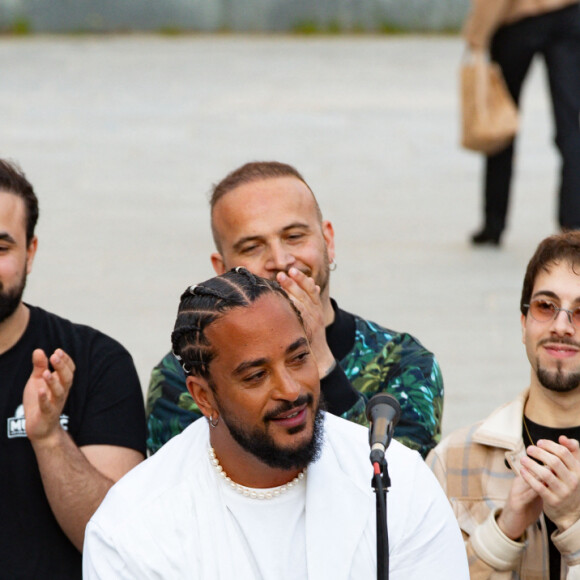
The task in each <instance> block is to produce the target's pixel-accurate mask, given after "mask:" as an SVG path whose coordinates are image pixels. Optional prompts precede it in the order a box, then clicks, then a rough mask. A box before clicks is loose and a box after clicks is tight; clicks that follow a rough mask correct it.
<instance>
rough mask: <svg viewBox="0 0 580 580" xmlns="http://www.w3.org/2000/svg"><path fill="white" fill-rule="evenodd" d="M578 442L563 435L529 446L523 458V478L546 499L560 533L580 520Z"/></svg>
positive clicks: (546, 504)
mask: <svg viewBox="0 0 580 580" xmlns="http://www.w3.org/2000/svg"><path fill="white" fill-rule="evenodd" d="M579 447H580V446H579V444H578V441H576V440H575V439H568V437H565V436H563V435H562V436H560V437H559V439H558V443H555V442H554V441H549V440H545V439H541V440H539V441H538V442H537V443H536V445H531V446H530V447H528V449H527V452H528V455H529V456H530V457H533V458H535V459H537V460H538V461H540V462H541V463H542V464H543V465H540V464H539V463H537V462H536V461H534V460H533V459H530V457H524V458H523V459H522V470H521V474H522V477H523V478H524V479H525V480H526V482H527V483H528V485H529V486H530V487H531V488H532V489H533V490H534V491H535V492H536V493H537V494H538V496H539V497H541V498H542V500H543V505H544V513H545V514H546V516H548V518H550V519H551V520H552V521H553V522H554V523H555V524H556V525H557V526H558V529H559V530H560V531H564V530H566V529H568V528H569V527H570V526H571V525H572V524H573V523H575V522H576V521H578V519H580V451H579Z"/></svg>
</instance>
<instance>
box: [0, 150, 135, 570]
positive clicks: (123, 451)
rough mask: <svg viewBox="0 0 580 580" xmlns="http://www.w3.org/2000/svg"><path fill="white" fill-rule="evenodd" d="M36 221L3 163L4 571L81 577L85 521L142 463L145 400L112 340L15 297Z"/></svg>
mask: <svg viewBox="0 0 580 580" xmlns="http://www.w3.org/2000/svg"><path fill="white" fill-rule="evenodd" d="M37 219H38V200H37V198H36V195H35V193H34V190H33V188H32V186H31V184H30V183H29V182H28V180H27V179H26V177H25V176H24V174H23V173H22V172H21V171H20V170H19V169H18V168H16V167H15V166H14V165H12V164H10V163H8V162H6V161H3V160H1V159H0V413H1V417H0V419H1V420H2V423H3V425H5V426H6V427H5V428H3V429H2V430H1V431H0V576H1V577H2V578H24V579H29V578H30V579H36V578H59V579H69V578H79V579H80V578H81V550H82V546H83V540H84V532H85V527H86V524H87V522H88V520H89V519H90V517H91V516H92V514H93V513H94V511H95V510H96V509H97V507H98V506H99V504H100V503H101V501H102V499H103V498H104V497H105V494H106V493H107V491H108V490H109V488H110V487H111V486H112V485H113V483H115V482H116V481H117V480H118V479H120V478H121V477H122V476H123V475H124V474H125V473H126V472H127V471H129V470H130V469H131V468H132V467H134V466H135V465H136V464H138V463H139V462H141V461H142V460H143V459H144V454H145V439H146V428H145V414H144V405H143V397H142V393H141V388H140V386H139V380H138V378H137V373H136V371H135V367H134V364H133V361H132V359H131V356H130V355H129V353H128V352H127V351H126V350H125V349H124V348H123V347H122V346H121V345H120V344H119V343H117V342H116V341H114V340H113V339H111V338H109V337H108V336H105V335H104V334H102V333H100V332H98V331H97V330H94V329H92V328H89V327H88V326H82V325H78V324H73V323H72V322H69V321H68V320H65V319H64V318H60V317H59V316H56V315H54V314H51V313H49V312H46V311H44V310H42V309H41V308H38V307H34V306H30V305H28V304H25V303H24V302H23V301H22V295H23V292H24V287H25V284H26V277H27V275H28V274H29V273H30V271H31V268H32V262H33V259H34V255H35V253H36V248H37V244H38V242H37V238H36V237H35V235H34V229H35V226H36V222H37Z"/></svg>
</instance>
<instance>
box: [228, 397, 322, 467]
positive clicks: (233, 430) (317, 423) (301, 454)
mask: <svg viewBox="0 0 580 580" xmlns="http://www.w3.org/2000/svg"><path fill="white" fill-rule="evenodd" d="M312 401H313V397H312V395H310V394H309V395H305V396H304V397H300V398H299V399H297V400H296V401H294V403H286V404H285V405H281V406H280V407H279V408H278V409H276V410H275V411H274V412H272V413H270V414H269V416H272V417H274V416H276V415H278V414H280V413H282V412H285V411H289V410H291V409H293V408H295V407H299V406H301V405H303V404H304V403H308V404H310V405H312ZM220 407H222V405H220ZM219 412H220V415H221V418H222V420H223V422H224V423H225V425H226V427H227V428H228V430H229V432H230V434H231V436H232V437H233V439H234V440H235V441H236V443H238V445H239V446H240V447H242V449H244V450H245V451H247V452H249V453H251V454H252V455H254V457H256V458H257V459H259V460H260V461H261V462H262V463H265V464H266V465H268V466H269V467H272V468H276V469H285V470H290V469H304V468H305V467H308V465H310V464H311V463H313V462H315V461H316V460H317V459H318V458H319V457H320V452H321V450H322V442H323V439H324V429H323V427H324V414H323V412H322V404H321V403H319V405H318V407H317V408H316V411H315V415H314V425H313V428H312V437H311V438H310V439H309V440H308V441H306V442H305V443H303V444H302V445H300V446H299V447H296V448H286V447H281V446H280V445H278V444H277V443H276V442H275V441H274V438H273V437H272V436H271V435H270V434H269V433H268V430H267V427H266V429H261V428H259V427H247V426H246V425H242V424H241V423H240V422H239V421H238V419H237V418H235V417H234V416H233V415H231V414H229V412H228V413H224V410H223V407H222V408H220V409H219ZM268 420H269V419H268V417H265V418H264V422H265V423H266V425H267V424H268ZM303 428H304V426H303V425H300V426H298V427H296V428H293V429H289V430H288V432H289V433H290V434H293V433H298V432H300V431H301V430H302V429H303Z"/></svg>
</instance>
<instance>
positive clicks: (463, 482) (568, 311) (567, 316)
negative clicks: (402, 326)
mask: <svg viewBox="0 0 580 580" xmlns="http://www.w3.org/2000/svg"><path fill="white" fill-rule="evenodd" d="M520 309H521V324H522V337H523V343H524V345H525V347H526V353H527V356H528V359H529V361H530V365H531V378H530V384H529V387H528V388H527V389H526V390H525V391H524V392H523V393H521V395H520V396H519V397H518V398H517V399H516V400H515V401H512V402H510V403H507V404H506V405H504V406H502V407H500V408H499V409H497V410H496V411H494V412H493V413H492V414H491V415H490V416H489V417H488V418H487V419H485V420H484V421H482V422H480V423H477V424H476V425H473V426H471V427H468V428H465V429H461V430H459V431H457V432H455V433H453V434H451V435H450V436H448V437H447V438H445V439H444V440H443V441H442V442H441V443H440V444H439V445H438V446H437V447H436V448H435V449H434V450H433V451H432V452H431V454H430V455H429V457H428V458H427V462H428V464H429V466H430V467H431V469H432V470H433V471H434V473H435V475H436V476H437V478H438V479H439V481H440V483H441V484H442V486H443V488H444V489H445V491H446V493H447V496H448V497H449V499H450V501H451V504H452V506H453V509H454V511H455V514H456V517H457V519H458V521H459V525H460V527H461V529H462V532H463V537H464V540H465V545H466V549H467V554H468V560H469V564H470V572H471V578H472V579H473V578H514V579H515V578H519V579H522V580H527V579H536V578H538V579H539V578H550V579H558V580H559V579H560V578H566V579H567V580H572V579H574V578H580V521H579V520H580V450H579V443H578V441H579V440H580V232H568V233H563V234H560V235H555V236H551V237H549V238H546V239H545V240H544V241H542V242H541V243H540V245H539V246H538V249H537V250H536V253H535V254H534V256H533V257H532V259H531V260H530V262H529V264H528V267H527V270H526V274H525V278H524V285H523V290H522V296H521V303H520Z"/></svg>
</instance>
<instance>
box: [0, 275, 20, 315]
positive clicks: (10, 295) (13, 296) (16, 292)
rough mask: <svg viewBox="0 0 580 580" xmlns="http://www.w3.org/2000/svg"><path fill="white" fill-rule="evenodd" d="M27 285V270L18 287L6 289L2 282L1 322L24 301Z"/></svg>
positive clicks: (0, 288) (0, 297)
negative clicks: (23, 296)
mask: <svg viewBox="0 0 580 580" xmlns="http://www.w3.org/2000/svg"><path fill="white" fill-rule="evenodd" d="M25 286H26V270H25V271H24V274H23V275H22V278H21V279H20V281H19V283H18V284H17V285H16V287H14V288H12V289H11V290H4V286H3V285H2V283H1V282H0V324H2V323H3V322H4V321H5V320H7V319H8V318H10V316H12V315H13V314H14V312H16V309H17V308H18V305H19V304H20V302H21V301H22V295H23V294H24V288H25Z"/></svg>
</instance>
